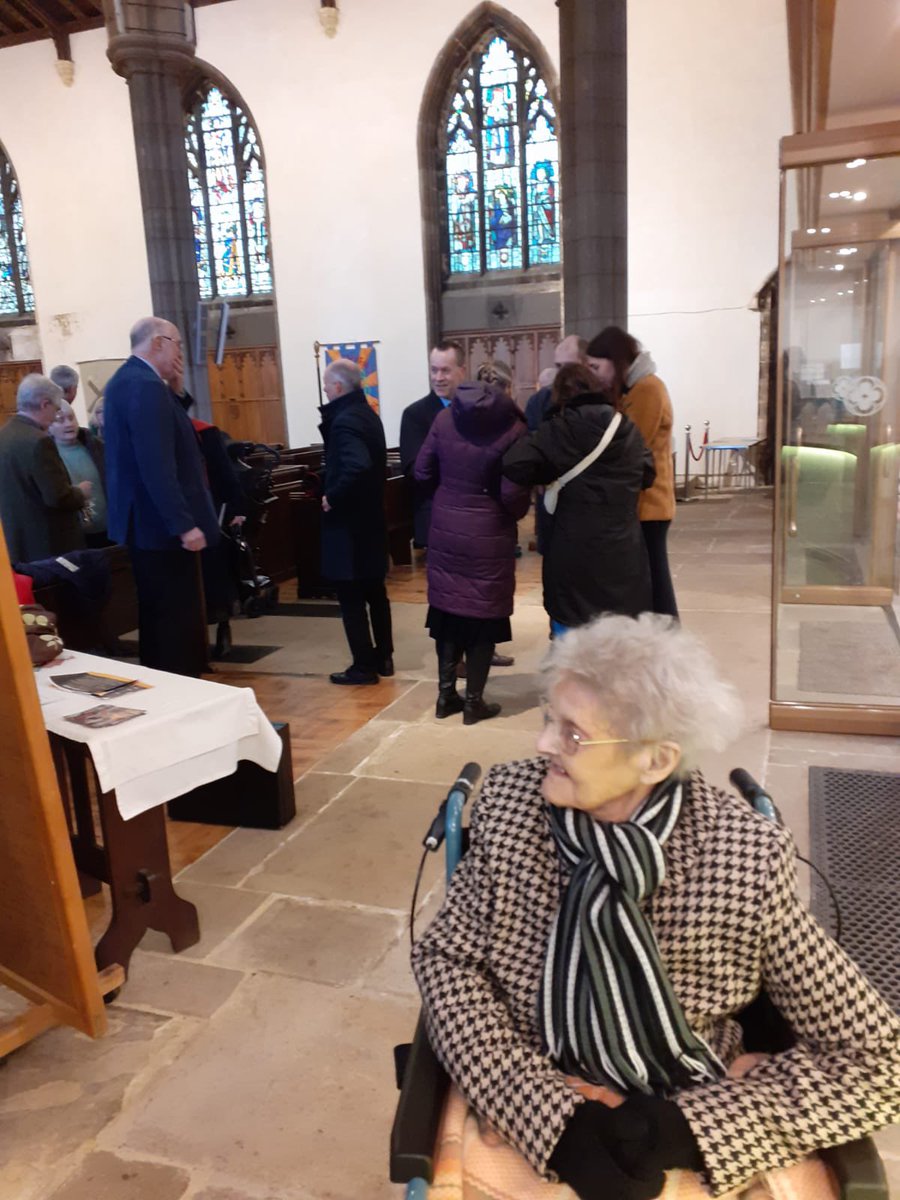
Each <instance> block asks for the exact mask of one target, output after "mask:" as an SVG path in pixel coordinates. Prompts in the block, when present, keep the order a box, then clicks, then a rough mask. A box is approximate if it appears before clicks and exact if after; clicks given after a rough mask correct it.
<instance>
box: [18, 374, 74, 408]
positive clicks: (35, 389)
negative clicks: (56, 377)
mask: <svg viewBox="0 0 900 1200" xmlns="http://www.w3.org/2000/svg"><path fill="white" fill-rule="evenodd" d="M62 398H63V394H62V388H61V387H58V386H57V384H55V383H54V382H53V380H52V379H48V378H47V376H46V375H37V374H32V375H26V376H25V378H24V379H23V380H22V382H21V383H20V384H19V389H18V391H17V392H16V409H17V410H18V411H19V412H24V413H27V412H37V410H38V409H39V408H40V407H41V404H42V403H43V401H44V400H55V401H56V405H57V407H59V405H60V404H61V402H62Z"/></svg>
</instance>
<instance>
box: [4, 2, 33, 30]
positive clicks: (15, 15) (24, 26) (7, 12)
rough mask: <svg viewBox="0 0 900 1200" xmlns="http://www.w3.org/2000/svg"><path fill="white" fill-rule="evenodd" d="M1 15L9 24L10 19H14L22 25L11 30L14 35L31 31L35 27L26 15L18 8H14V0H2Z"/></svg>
mask: <svg viewBox="0 0 900 1200" xmlns="http://www.w3.org/2000/svg"><path fill="white" fill-rule="evenodd" d="M0 16H2V17H3V19H4V21H5V22H6V23H7V24H8V23H9V21H10V20H13V21H14V22H15V23H16V24H17V25H18V26H19V27H20V28H18V29H12V30H10V32H11V33H12V34H13V36H15V35H16V34H20V33H29V32H31V31H33V30H34V28H35V26H34V25H32V24H31V22H30V21H29V20H28V18H27V17H24V16H23V15H22V13H21V12H19V10H18V9H17V8H13V5H12V0H0Z"/></svg>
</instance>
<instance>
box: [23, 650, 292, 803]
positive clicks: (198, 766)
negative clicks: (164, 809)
mask: <svg viewBox="0 0 900 1200" xmlns="http://www.w3.org/2000/svg"><path fill="white" fill-rule="evenodd" d="M79 671H97V672H100V673H102V674H104V675H117V676H120V677H123V678H126V679H137V680H140V682H141V683H149V684H151V685H152V686H151V687H149V688H143V689H141V690H140V691H137V692H128V693H127V694H126V695H124V696H122V695H117V696H111V697H110V698H109V699H108V700H105V699H103V698H102V697H95V696H85V695H82V694H80V693H76V692H67V691H63V690H61V689H60V688H58V687H57V686H56V685H55V684H53V683H52V682H51V677H52V676H53V675H74V674H76V673H77V672H79ZM35 680H36V682H37V689H38V695H39V697H40V701H41V711H42V712H43V714H44V724H45V725H46V727H47V729H48V731H49V732H50V733H56V734H59V735H60V736H61V737H65V738H69V739H70V740H71V741H75V742H85V743H86V744H87V745H88V747H89V748H90V751H91V757H92V758H93V760H94V765H95V767H96V769H97V778H98V779H99V781H100V786H101V788H102V789H103V790H104V791H105V792H109V791H112V790H113V789H115V793H116V798H117V800H118V804H119V811H120V812H121V814H122V817H123V818H124V819H125V820H126V821H127V820H128V819H129V818H130V817H136V816H137V815H138V814H139V813H142V812H146V810H147V809H148V808H154V807H155V806H156V805H158V804H164V803H165V802H166V801H167V800H172V799H174V797H176V796H181V795H183V794H184V793H185V792H189V791H190V790H191V789H192V788H195V787H199V786H200V785H201V784H204V783H210V782H211V781H212V780H214V779H221V778H222V777H223V776H225V775H230V774H231V773H232V772H233V771H234V770H235V768H236V767H237V764H238V760H239V759H242V758H246V759H250V760H251V761H252V762H255V763H258V764H259V765H260V766H261V767H263V768H264V769H265V770H266V771H274V770H275V768H276V767H277V766H278V763H279V760H280V758H281V739H280V738H279V737H278V734H277V733H276V732H275V730H274V729H273V728H272V726H271V724H270V723H269V721H268V720H267V719H266V716H265V714H264V713H263V711H262V709H261V708H260V707H259V705H258V704H257V702H256V697H255V696H254V694H253V690H252V688H235V687H226V686H224V685H223V684H221V683H209V682H207V681H206V680H205V679H188V678H185V677H184V676H182V675H170V674H169V673H168V672H166V671H153V670H151V669H150V668H149V667H140V666H132V665H131V664H128V663H121V662H117V661H115V660H114V659H111V658H99V657H98V656H97V655H95V654H80V653H78V652H76V651H71V650H67V651H65V653H64V654H63V655H62V656H61V657H60V658H58V659H57V660H56V661H55V662H52V663H48V664H47V665H46V666H43V667H40V668H38V669H36V670H35ZM98 704H113V705H115V706H116V707H117V708H142V709H144V710H145V714H144V715H143V716H141V717H135V718H134V719H133V720H131V721H125V722H123V723H122V724H121V725H111V726H109V727H108V728H106V729H87V728H86V727H85V726H84V725H75V724H73V723H72V722H71V721H66V720H65V718H66V717H67V716H71V715H72V714H74V713H79V712H84V710H85V709H87V708H93V707H94V706H95V705H98Z"/></svg>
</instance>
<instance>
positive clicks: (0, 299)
mask: <svg viewBox="0 0 900 1200" xmlns="http://www.w3.org/2000/svg"><path fill="white" fill-rule="evenodd" d="M33 312H34V292H33V291H32V288H31V272H30V270H29V266H28V245H27V243H26V241H25V221H24V218H23V216H22V197H21V196H20V194H19V181H18V179H16V173H15V171H14V170H13V168H12V163H11V162H10V161H9V158H8V157H7V155H6V151H5V150H4V149H3V147H2V146H0V317H24V316H27V315H28V314H29V313H33Z"/></svg>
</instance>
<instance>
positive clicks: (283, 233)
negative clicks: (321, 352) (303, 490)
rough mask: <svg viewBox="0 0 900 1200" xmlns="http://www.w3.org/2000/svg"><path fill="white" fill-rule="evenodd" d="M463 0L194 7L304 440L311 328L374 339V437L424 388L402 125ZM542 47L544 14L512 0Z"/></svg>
mask: <svg viewBox="0 0 900 1200" xmlns="http://www.w3.org/2000/svg"><path fill="white" fill-rule="evenodd" d="M472 7H473V3H472V2H471V0H442V2H441V3H436V2H433V0H428V2H427V3H422V4H416V5H412V4H410V3H409V0H341V4H340V12H341V16H340V28H339V30H338V34H337V37H335V38H334V39H329V38H326V37H325V35H324V34H323V32H322V30H321V27H320V25H319V19H318V8H319V4H318V0H233V2H232V3H230V4H221V5H212V6H209V7H206V8H201V9H198V10H197V14H196V16H197V40H198V46H197V53H198V54H199V55H200V57H201V58H204V59H205V60H206V61H207V62H209V63H210V64H212V65H214V66H215V67H216V68H218V70H220V71H222V72H223V73H224V74H225V75H226V76H227V77H228V78H229V79H230V80H231V81H232V83H233V84H234V85H235V87H236V88H237V89H238V91H239V92H240V93H241V95H242V96H243V98H244V100H245V102H246V103H247V105H248V106H249V108H250V111H251V112H252V114H253V117H254V119H255V121H256V124H257V128H258V130H259V134H260V137H261V139H262V143H263V148H264V150H265V155H266V168H267V178H268V188H269V207H270V214H271V222H272V248H273V252H274V263H275V286H276V290H277V296H278V323H279V330H280V343H281V360H282V369H283V373H284V386H285V397H286V403H287V414H288V423H289V429H290V436H291V441H292V443H293V444H295V445H297V444H303V443H304V442H307V441H312V440H318V436H319V435H318V431H317V422H318V414H317V404H318V395H317V390H316V374H315V362H314V358H313V350H312V345H313V342H314V341H315V340H316V339H318V340H319V341H358V340H360V339H364V338H377V339H380V342H381V345H380V346H379V347H378V360H379V361H378V365H379V373H380V379H381V398H382V399H381V413H382V418H383V420H384V425H385V432H386V435H387V439H388V444H389V445H390V444H396V442H397V439H398V436H399V429H400V415H401V413H402V412H403V409H404V408H405V407H406V405H407V404H409V403H410V402H411V401H412V400H416V399H418V397H419V396H422V395H424V393H425V392H427V390H428V370H427V359H426V352H425V340H426V336H427V335H426V328H425V305H424V267H423V261H422V232H421V219H420V204H419V175H418V156H417V149H416V133H417V125H418V116H419V108H420V106H421V103H422V95H423V92H424V89H425V83H426V81H427V79H428V75H429V72H430V71H431V68H432V66H433V64H434V61H435V59H436V57H437V55H438V54H439V52H440V50H441V49H442V47H443V45H444V43H445V41H446V40H447V38H448V37H449V36H450V34H451V33H452V32H453V29H454V28H455V27H456V25H457V24H458V23H459V22H460V21H461V20H462V19H463V18H464V17H465V16H466V15H467V14H468V13H469V12H470V11H471V9H472ZM509 7H510V8H511V9H512V10H513V11H515V13H516V15H517V16H519V17H521V18H522V19H523V20H524V21H526V22H528V24H529V25H530V27H531V28H532V30H533V31H534V32H535V34H536V35H537V36H538V37H539V38H540V39H541V40H542V41H543V43H544V45H545V46H546V48H547V50H548V52H549V53H550V55H551V57H552V58H553V60H554V61H557V60H558V40H559V38H558V25H557V17H558V13H557V10H556V8H555V6H554V5H553V4H552V3H549V2H548V0H514V2H513V3H511V4H510V5H509Z"/></svg>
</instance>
